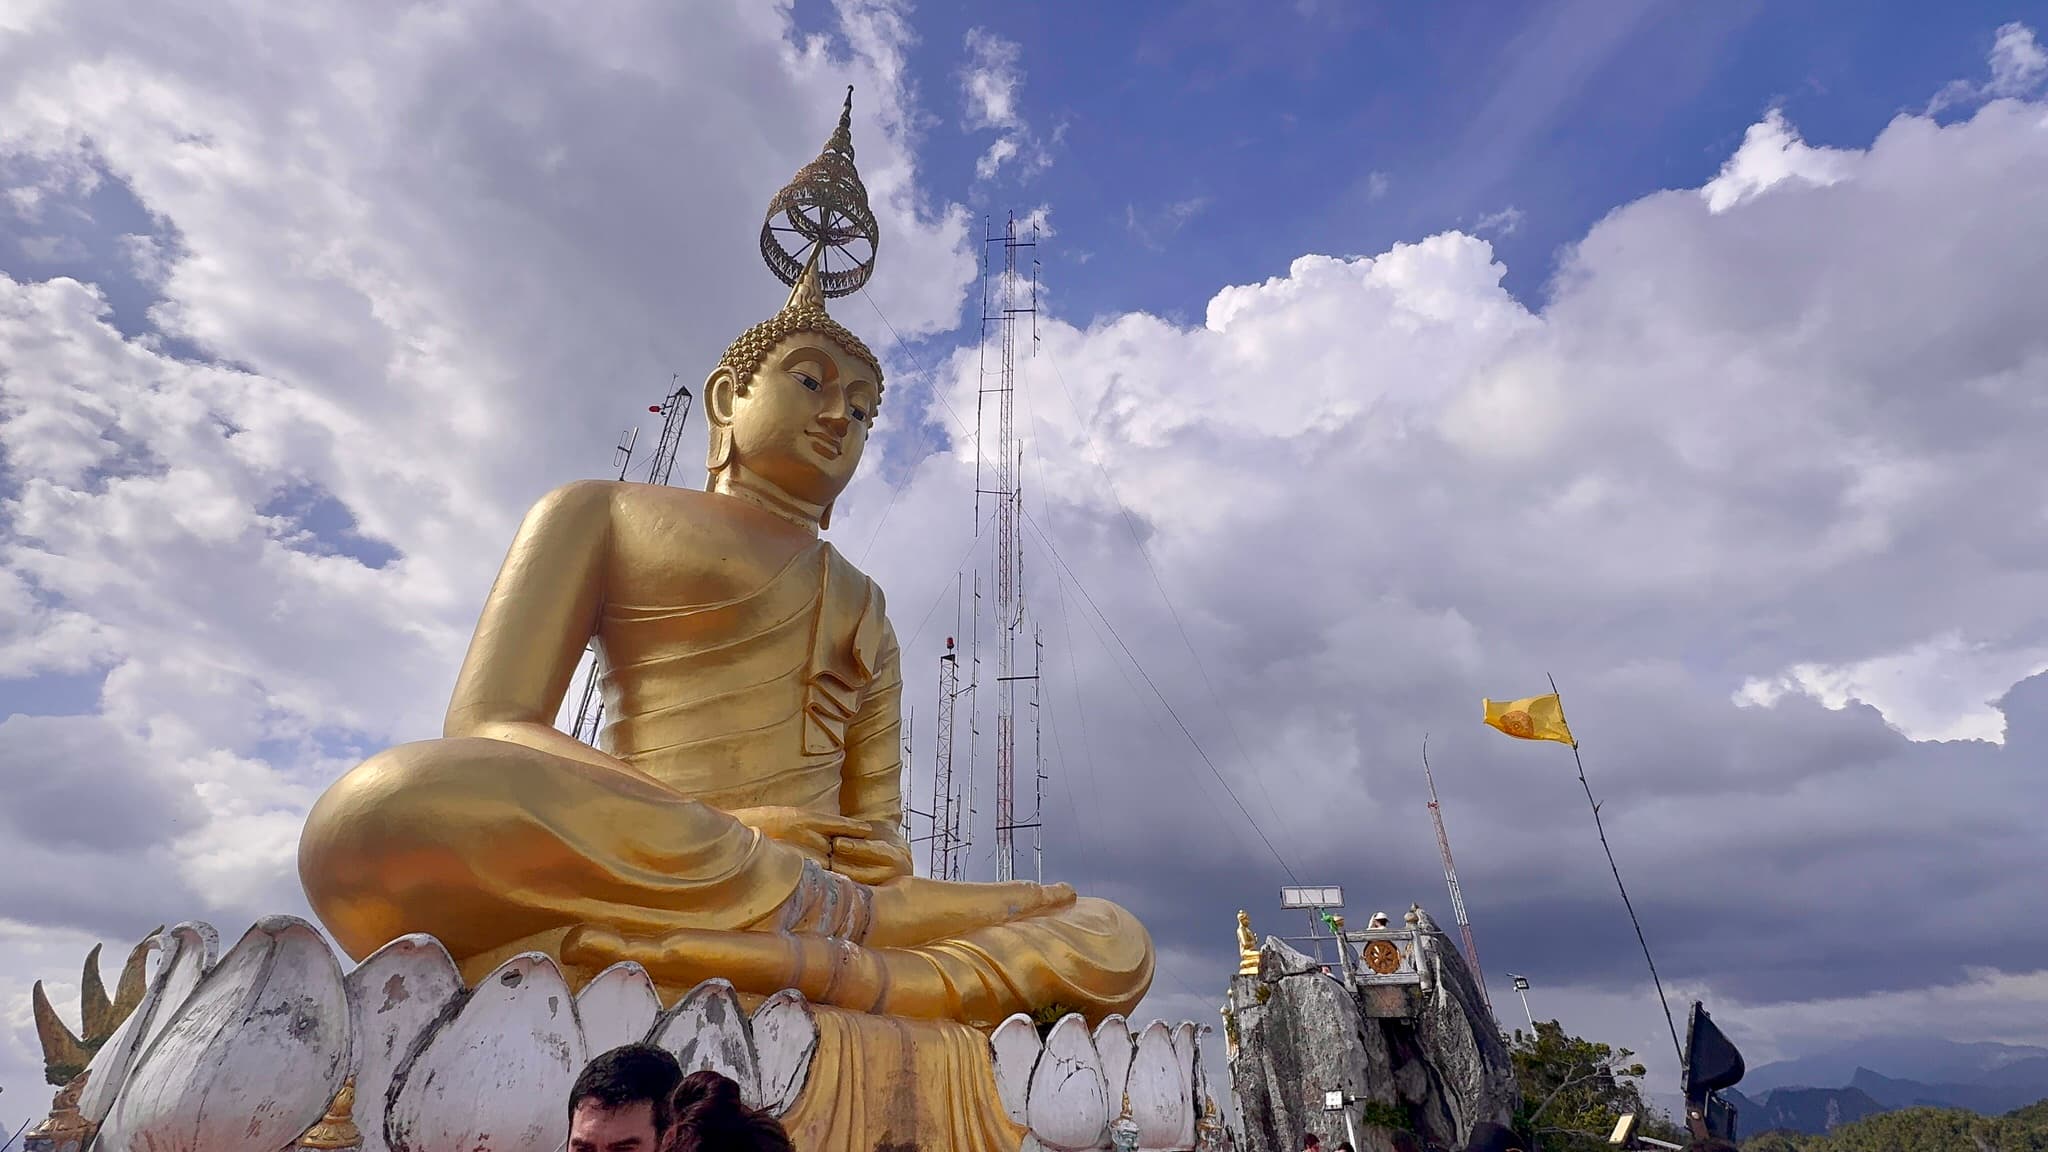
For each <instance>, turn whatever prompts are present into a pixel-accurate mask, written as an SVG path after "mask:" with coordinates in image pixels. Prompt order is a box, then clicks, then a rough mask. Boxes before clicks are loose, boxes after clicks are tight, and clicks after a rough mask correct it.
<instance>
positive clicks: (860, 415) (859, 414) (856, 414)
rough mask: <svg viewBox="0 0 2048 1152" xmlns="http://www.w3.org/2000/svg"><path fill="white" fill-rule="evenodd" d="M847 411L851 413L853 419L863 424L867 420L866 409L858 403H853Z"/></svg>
mask: <svg viewBox="0 0 2048 1152" xmlns="http://www.w3.org/2000/svg"><path fill="white" fill-rule="evenodd" d="M848 411H850V412H852V413H853V418H854V419H855V420H858V421H860V422H861V423H863V424H865V423H867V422H868V410H867V409H865V408H863V407H861V406H860V405H858V404H855V405H854V406H853V407H852V408H850V409H848Z"/></svg>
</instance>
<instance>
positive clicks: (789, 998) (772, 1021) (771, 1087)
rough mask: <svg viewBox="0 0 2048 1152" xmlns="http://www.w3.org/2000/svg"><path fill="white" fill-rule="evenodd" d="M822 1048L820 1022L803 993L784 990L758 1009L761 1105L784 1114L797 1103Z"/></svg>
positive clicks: (756, 1043) (756, 1027)
mask: <svg viewBox="0 0 2048 1152" xmlns="http://www.w3.org/2000/svg"><path fill="white" fill-rule="evenodd" d="M817 1050H818V1022H817V1020H816V1019H815V1018H813V1017H812V1015H811V1006H810V1004H809V1003H808V1002H806V1001H805V1000H804V997H803V993H801V992H798V991H796V990H794V989H784V990H783V991H781V992H777V993H776V994H775V995H773V996H770V997H769V998H768V999H767V1001H766V1002H765V1003H763V1004H762V1005H761V1006H760V1007H759V1008H756V1009H754V1053H755V1055H756V1056H757V1057H758V1058H759V1059H760V1061H761V1107H763V1108H765V1109H767V1110H768V1111H769V1112H770V1113H771V1114H773V1115H776V1116H780V1115H782V1114H783V1113H784V1112H787V1111H789V1110H790V1109H791V1108H793V1107H795V1106H796V1101H797V1097H799V1096H801V1095H803V1091H804V1081H805V1080H806V1079H807V1078H808V1077H809V1075H810V1070H811V1057H812V1056H813V1055H815V1054H816V1053H817Z"/></svg>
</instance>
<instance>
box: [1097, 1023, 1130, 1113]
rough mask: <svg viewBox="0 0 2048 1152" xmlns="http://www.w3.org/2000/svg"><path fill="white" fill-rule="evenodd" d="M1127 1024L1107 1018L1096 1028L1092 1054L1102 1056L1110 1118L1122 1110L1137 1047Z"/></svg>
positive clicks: (1103, 1079) (1103, 1078)
mask: <svg viewBox="0 0 2048 1152" xmlns="http://www.w3.org/2000/svg"><path fill="white" fill-rule="evenodd" d="M1136 1043H1137V1041H1136V1039H1135V1038H1133V1037H1132V1035H1131V1025H1130V1022H1129V1021H1127V1020H1125V1019H1124V1018H1123V1017H1122V1016H1118V1015H1114V1014H1112V1015H1110V1016H1109V1017H1107V1018H1106V1019H1104V1020H1103V1021H1102V1023H1100V1024H1098V1025H1096V1026H1095V1051H1096V1052H1097V1053H1099V1054H1100V1055H1101V1056H1102V1081H1103V1083H1104V1085H1105V1086H1107V1087H1108V1089H1109V1113H1110V1115H1109V1118H1110V1119H1112V1120H1114V1119H1116V1118H1117V1116H1118V1115H1120V1114H1121V1112H1122V1110H1123V1102H1124V1086H1125V1084H1126V1083H1128V1082H1129V1080H1130V1078H1131V1055H1132V1053H1133V1051H1134V1049H1135V1046H1136Z"/></svg>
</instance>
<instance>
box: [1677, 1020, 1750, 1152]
mask: <svg viewBox="0 0 2048 1152" xmlns="http://www.w3.org/2000/svg"><path fill="white" fill-rule="evenodd" d="M1745 1070H1746V1069H1745V1068H1744V1067H1743V1064H1742V1053H1740V1052H1738V1051H1736V1050H1735V1045H1734V1044H1733V1043H1732V1042H1730V1041H1729V1039H1728V1037H1727V1036H1726V1035H1724V1034H1723V1033H1722V1031H1721V1030H1720V1029H1719V1028H1717V1027H1715V1026H1714V1020H1713V1017H1711V1016H1708V1015H1707V1009H1706V1007H1705V1006H1704V1005H1702V1004H1701V1003H1700V1002H1699V1001H1697V1000H1695V1001H1693V1005H1692V1017H1691V1019H1689V1020H1688V1021H1687V1022H1686V1025H1685V1069H1684V1072H1685V1115H1686V1120H1687V1122H1688V1123H1687V1127H1688V1128H1691V1129H1693V1135H1694V1136H1696V1137H1706V1136H1718V1137H1720V1138H1721V1139H1723V1140H1733V1139H1734V1138H1735V1108H1734V1107H1733V1106H1732V1105H1730V1104H1729V1103H1728V1102H1727V1101H1726V1100H1723V1099H1722V1098H1721V1097H1720V1096H1719V1095H1718V1093H1719V1092H1720V1090H1721V1089H1723V1088H1733V1087H1735V1086H1736V1085H1737V1084H1739V1083H1741V1082H1742V1074H1743V1072H1744V1071H1745Z"/></svg>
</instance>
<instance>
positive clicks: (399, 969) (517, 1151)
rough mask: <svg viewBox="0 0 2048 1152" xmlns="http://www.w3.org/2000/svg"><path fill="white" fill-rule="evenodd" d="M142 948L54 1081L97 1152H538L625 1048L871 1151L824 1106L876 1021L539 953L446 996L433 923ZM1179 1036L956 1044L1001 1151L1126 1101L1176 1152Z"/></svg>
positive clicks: (1062, 1033)
mask: <svg viewBox="0 0 2048 1152" xmlns="http://www.w3.org/2000/svg"><path fill="white" fill-rule="evenodd" d="M152 943H153V945H154V947H155V949H156V953H157V956H156V964H155V972H154V975H153V976H152V977H151V979H150V982H149V986H148V991H147V992H146V993H145V995H144V997H143V1000H142V1003H141V1004H140V1005H139V1006H138V1007H137V1008H136V1010H135V1011H134V1013H133V1014H131V1015H130V1016H129V1017H128V1018H127V1020H125V1021H124V1022H123V1023H122V1024H121V1026H120V1027H119V1028H118V1029H116V1030H115V1032H114V1033H113V1035H112V1036H110V1037H109V1038H108V1039H107V1042H106V1043H105V1044H104V1045H103V1046H102V1047H101V1048H100V1050H99V1052H98V1053H97V1054H96V1055H95V1056H94V1058H93V1060H92V1062H91V1064H90V1065H89V1066H88V1067H87V1069H86V1072H85V1075H84V1077H83V1078H82V1079H83V1084H82V1086H80V1085H78V1083H77V1082H74V1087H77V1088H78V1091H77V1093H76V1095H77V1103H76V1110H77V1117H78V1119H79V1120H81V1121H82V1122H84V1123H85V1124H89V1125H93V1126H96V1127H97V1129H98V1138H97V1141H96V1143H94V1144H93V1145H92V1147H93V1148H95V1149H98V1150H103V1152H131V1150H132V1152H145V1150H146V1152H283V1150H286V1149H294V1148H329V1149H344V1148H357V1149H361V1150H362V1152H385V1150H389V1152H458V1150H459V1152H556V1150H557V1149H559V1148H561V1147H562V1145H563V1142H564V1141H565V1140H566V1139H567V1137H568V1123H567V1109H568V1096H569V1090H570V1087H571V1085H572V1084H573V1083H574V1082H575V1079H576V1076H577V1073H579V1072H580V1071H582V1069H583V1065H584V1064H585V1063H587V1062H588V1061H589V1059H590V1057H592V1056H593V1055H596V1054H597V1053H600V1052H603V1051H605V1050H607V1049H610V1048H613V1047H616V1046H618V1045H620V1044H625V1043H629V1042H632V1041H636V1040H647V1041H650V1042H652V1043H656V1044H659V1045H661V1046H662V1047H664V1048H666V1049H668V1050H669V1051H671V1052H673V1053H675V1054H676V1057H677V1058H678V1059H679V1060H680V1061H681V1062H682V1065H683V1068H684V1069H685V1070H686V1071H695V1070H697V1069H704V1068H708V1069H713V1070H716V1071H718V1072H722V1073H724V1074H725V1075H727V1076H730V1077H732V1078H733V1079H734V1080H735V1081H736V1082H738V1084H739V1086H740V1093H741V1096H742V1097H743V1098H744V1099H745V1100H746V1101H747V1103H749V1104H751V1105H753V1106H755V1107H758V1108H763V1109H766V1110H767V1111H769V1112H771V1113H773V1114H775V1115H777V1116H781V1117H783V1118H784V1120H785V1123H786V1124H788V1125H789V1127H790V1129H791V1134H792V1136H793V1137H795V1138H796V1139H797V1146H798V1147H799V1148H800V1149H803V1150H804V1152H812V1150H813V1149H816V1150H817V1152H871V1150H870V1149H868V1148H858V1149H855V1148H845V1149H843V1150H842V1148H841V1147H840V1145H841V1144H843V1143H846V1142H845V1141H841V1140H838V1139H836V1138H835V1137H834V1136H833V1135H831V1134H832V1133H834V1132H836V1131H840V1130H841V1128H837V1127H835V1126H834V1123H833V1113H834V1109H835V1107H836V1105H835V1101H837V1100H839V1099H841V1098H843V1097H844V1096H845V1095H846V1094H847V1089H848V1086H849V1085H859V1084H862V1083H863V1082H864V1081H865V1082H869V1083H872V1082H873V1081H874V1080H875V1078H876V1077H878V1076H888V1075H890V1074H891V1073H889V1072H887V1071H882V1070H878V1069H876V1068H874V1067H850V1066H841V1065H845V1064H848V1063H850V1060H849V1054H850V1053H852V1052H853V1051H854V1050H855V1048H852V1047H849V1046H847V1045H846V1044H843V1043H838V1042H836V1038H839V1037H844V1036H846V1035H850V1034H851V1032H852V1031H853V1030H856V1029H857V1028H859V1027H866V1028H870V1029H872V1028H873V1027H874V1022H873V1021H872V1020H866V1019H865V1018H863V1020H862V1021H854V1020H851V1019H848V1017H849V1016H850V1015H851V1014H846V1013H840V1012H838V1011H837V1010H835V1009H830V1008H823V1007H816V1006H813V1005H810V1004H808V1003H806V1002H805V1001H804V999H803V997H801V996H800V995H798V994H797V993H795V992H793V991H786V992H781V993H778V994H776V995H774V996H771V997H769V998H767V999H766V1000H765V1001H763V1002H761V1003H759V1004H758V1005H757V1006H755V1007H754V1008H753V1010H752V1011H751V1012H748V1011H746V1010H744V1008H743V1006H742V1001H741V997H739V996H738V995H736V994H735V993H734V991H733V989H732V986H731V985H730V984H727V983H726V982H725V981H723V980H712V981H708V982H706V983H704V984H701V985H699V986H697V987H696V988H694V989H692V990H690V991H689V992H688V993H687V994H685V995H683V996H682V997H681V998H680V999H678V1000H676V1001H675V1002H674V1003H673V1004H669V1005H663V1004H662V1003H661V1002H660V1000H659V998H658V997H657V995H656V993H655V988H654V985H653V983H652V981H650V980H649V979H648V977H647V973H646V972H644V971H642V970H641V968H640V967H639V966H638V965H636V964H620V965H616V966H614V967H612V968H609V969H606V970H605V971H604V972H603V973H601V974H599V975H598V976H597V977H596V978H594V979H593V980H591V982H590V983H589V984H588V985H586V986H585V987H584V988H582V989H581V990H580V991H575V992H572V991H571V989H570V988H569V986H568V984H567V982H566V981H564V979H563V977H562V974H561V972H560V970H559V969H558V968H556V966H555V964H554V962H553V961H552V960H550V959H549V958H548V957H546V956H544V955H541V954H539V953H528V954H525V955H521V956H515V957H513V958H511V959H509V960H507V961H505V962H504V963H503V964H501V965H500V966H499V967H498V968H497V969H496V970H495V971H493V972H491V973H490V975H488V976H486V977H485V978H484V979H483V980H481V981H479V982H478V983H477V984H476V985H475V986H473V987H465V986H464V985H463V982H462V978H461V976H460V975H459V974H458V973H457V971H456V968H455V964H454V963H453V962H452V961H451V960H450V959H449V956H448V953H447V951H446V950H445V949H443V948H442V947H441V945H440V943H439V942H438V941H436V940H434V939H433V938H432V937H430V936H407V937H403V938H401V939H398V940H394V941H392V942H391V943H390V944H388V945H386V946H385V947H384V948H382V949H380V950H378V952H377V953H376V954H375V955H373V956H371V957H370V958H369V959H367V960H365V961H363V963H362V964H360V965H358V966H357V967H356V968H355V969H354V970H353V971H351V972H349V973H347V975H343V973H342V967H341V962H340V961H339V960H338V959H337V958H336V956H335V954H334V952H333V951H332V950H331V949H330V948H329V947H328V946H327V943H326V941H325V939H324V938H323V937H322V936H321V935H320V934H319V933H318V932H317V931H315V930H314V928H313V927H312V925H310V924H307V923H306V922H305V921H303V920H298V919H295V918H293V917H288V916H275V917H270V918H267V919H265V920H263V921H261V922H259V923H258V924H256V925H255V926H254V927H252V928H251V929H249V931H248V932H247V933H246V934H244V935H243V937H242V939H241V940H240V942H238V943H237V944H236V945H235V946H234V947H233V948H232V949H230V950H229V951H228V953H227V955H226V956H224V957H219V958H218V960H216V957H217V953H218V939H217V937H216V935H215V933H214V930H213V929H212V928H210V927H208V926H206V925H204V924H198V923H188V924H180V925H178V926H177V927H176V928H173V929H171V930H170V931H168V932H164V933H161V934H160V935H159V936H157V937H155V938H154V940H153V941H152ZM1196 1034H1197V1030H1196V1026H1195V1025H1193V1024H1181V1025H1180V1026H1178V1027H1177V1028H1170V1027H1168V1026H1167V1025H1166V1024H1164V1023H1153V1024H1150V1025H1148V1026H1146V1027H1145V1028H1143V1029H1142V1030H1140V1031H1138V1032H1137V1033H1135V1034H1134V1033H1133V1032H1132V1030H1131V1028H1130V1026H1129V1025H1128V1024H1127V1023H1126V1022H1125V1021H1124V1019H1123V1018H1122V1017H1120V1016H1112V1017H1110V1018H1109V1019H1108V1020H1105V1021H1104V1022H1103V1023H1102V1024H1101V1026H1100V1027H1098V1028H1096V1029H1095V1030H1094V1031H1093V1032H1091V1031H1089V1029H1088V1027H1087V1024H1086V1022H1085V1021H1084V1020H1083V1019H1082V1018H1081V1017H1080V1016H1078V1015H1072V1016H1068V1017H1066V1018H1065V1019H1063V1020H1060V1021H1059V1022H1058V1023H1057V1024H1055V1025H1054V1026H1053V1027H1052V1028H1051V1030H1050V1031H1049V1032H1047V1033H1046V1034H1045V1035H1044V1037H1043V1039H1041V1037H1040V1033H1039V1029H1038V1028H1037V1027H1035V1026H1034V1025H1033V1024H1032V1022H1031V1021H1030V1020H1028V1019H1026V1018H1024V1017H1022V1016H1014V1017H1012V1018H1010V1019H1009V1020H1007V1021H1005V1022H1004V1023H1003V1024H1002V1026H1001V1027H999V1028H997V1029H996V1030H995V1032H994V1033H993V1035H992V1036H991V1037H989V1039H988V1041H987V1042H986V1043H983V1042H981V1041H980V1040H978V1039H975V1040H974V1041H973V1043H972V1044H969V1045H964V1046H961V1051H962V1052H964V1053H966V1055H964V1056H962V1057H961V1059H962V1060H963V1061H964V1062H966V1063H969V1064H979V1065H980V1066H981V1067H983V1068H985V1069H986V1072H985V1075H986V1077H988V1078H989V1079H992V1080H993V1082H994V1085H995V1090H996V1094H997V1095H998V1097H999V1098H1000V1100H1001V1102H1002V1107H1003V1110H1004V1112H1005V1113H1006V1114H1007V1120H1008V1122H1009V1124H1010V1127H1009V1128H1007V1129H1006V1130H1005V1131H1004V1132H1003V1133H1001V1134H999V1141H998V1142H999V1143H1005V1144H1007V1146H1008V1147H1010V1148H1015V1149H1020V1150H1021V1149H1032V1150H1033V1152H1036V1149H1041V1148H1042V1149H1050V1150H1055V1152H1090V1150H1094V1149H1108V1148H1110V1147H1111V1139H1110V1137H1111V1129H1112V1121H1118V1120H1119V1119H1120V1117H1121V1116H1122V1115H1123V1113H1124V1111H1125V1108H1126V1100H1127V1101H1128V1117H1127V1119H1126V1121H1125V1122H1124V1123H1121V1124H1120V1125H1118V1127H1119V1128H1120V1129H1122V1130H1123V1131H1125V1132H1126V1133H1127V1132H1128V1130H1129V1128H1130V1126H1131V1125H1132V1124H1135V1126H1136V1130H1137V1147H1138V1148H1139V1149H1140V1150H1142V1152H1185V1150H1189V1149H1192V1148H1194V1146H1195V1144H1196V1133H1197V1128H1198V1120H1199V1119H1200V1117H1201V1108H1202V1102H1203V1101H1204V1100H1206V1099H1207V1095H1208V1089H1207V1083H1206V1079H1205V1077H1204V1075H1203V1070H1202V1066H1201V1060H1200V1055H1199V1052H1198V1049H1197V1046H1196ZM970 1038H971V1035H970ZM906 1044H907V1041H906ZM903 1068H904V1069H905V1070H906V1071H907V1070H908V1069H909V1068H910V1064H908V1063H906V1064H905V1065H904V1066H903ZM961 1074H962V1075H973V1076H981V1075H984V1073H982V1072H977V1071H975V1070H974V1069H973V1068H972V1067H968V1068H964V1069H962V1070H961ZM987 1082H988V1081H987V1080H983V1081H982V1083H984V1084H986V1083H987ZM914 1087H915V1086H914V1085H909V1084H905V1085H901V1086H900V1090H901V1092H903V1093H905V1094H911V1093H913V1089H914ZM926 1135H927V1136H928V1135H929V1134H926ZM918 1136H919V1134H918V1133H902V1134H900V1136H899V1137H898V1138H897V1139H894V1140H889V1141H887V1142H888V1143H891V1144H893V1145H895V1146H896V1147H904V1146H907V1145H909V1144H912V1143H915V1142H916V1138H917V1137H918ZM1012 1139H1014V1143H1009V1141H1011V1140H1012ZM1121 1142H1122V1141H1119V1143H1121ZM927 1143H928V1145H929V1146H931V1147H932V1148H933V1152H938V1149H937V1147H936V1143H935V1142H931V1141H927Z"/></svg>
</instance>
